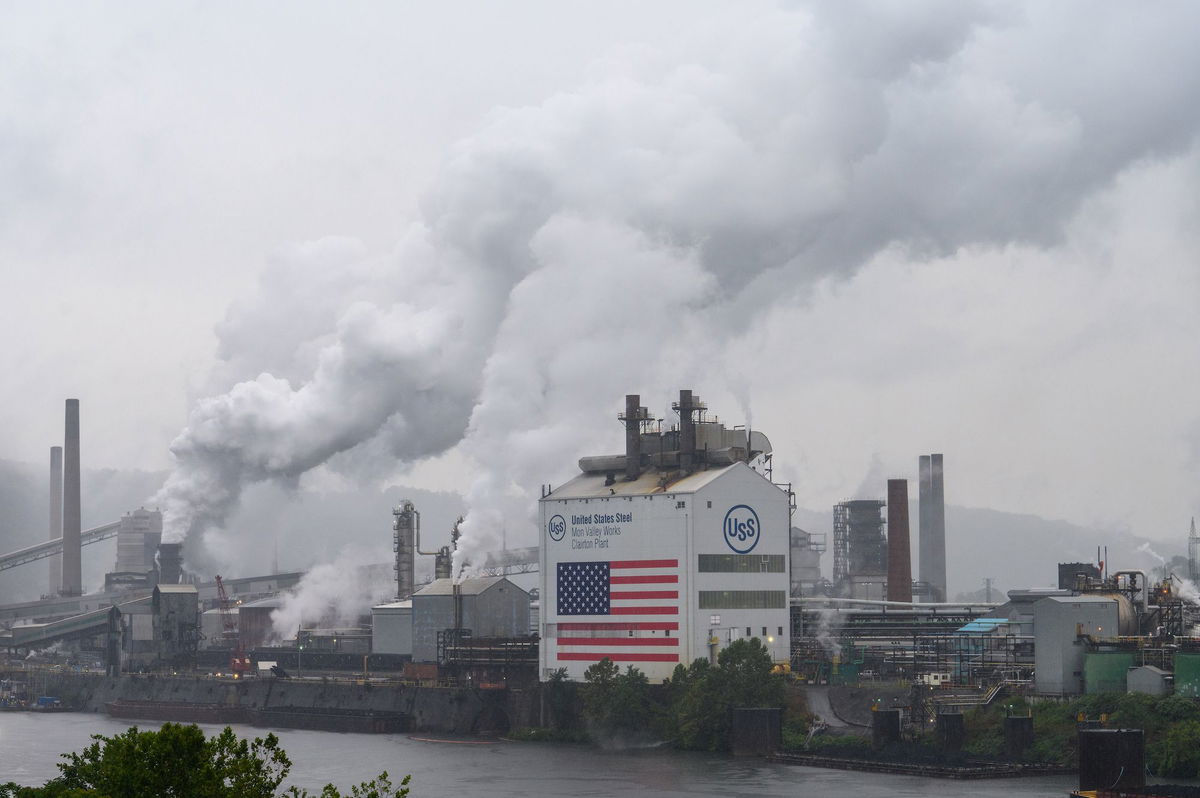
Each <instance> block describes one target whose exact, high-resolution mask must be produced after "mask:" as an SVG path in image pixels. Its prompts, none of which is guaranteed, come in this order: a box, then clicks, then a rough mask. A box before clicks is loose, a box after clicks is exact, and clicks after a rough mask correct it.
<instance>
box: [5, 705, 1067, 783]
mask: <svg viewBox="0 0 1200 798" xmlns="http://www.w3.org/2000/svg"><path fill="white" fill-rule="evenodd" d="M128 725H129V724H128V723H127V722H125V721H117V720H112V719H110V718H108V717H107V716H105V715H97V714H81V713H57V714H37V713H32V712H4V713H0V782H5V781H15V782H17V783H18V784H25V785H40V784H43V783H45V782H46V781H47V780H48V779H50V778H53V777H54V776H56V775H58V770H57V768H56V767H55V765H56V763H57V762H58V761H59V754H60V753H62V752H64V751H78V750H80V749H82V748H83V747H84V746H86V745H87V744H88V743H90V742H91V739H90V738H91V735H93V734H104V735H110V736H111V735H114V734H119V733H121V732H122V731H124V730H125V729H126V728H127V727H128ZM204 728H205V731H206V732H208V733H210V734H211V733H213V732H215V731H219V727H216V726H211V727H210V726H205V727H204ZM236 730H237V732H238V733H239V734H242V735H245V736H249V737H254V736H262V735H263V734H266V732H267V730H265V729H257V728H252V727H236ZM275 733H276V734H277V735H278V736H279V738H280V740H281V741H282V743H283V747H284V749H286V750H287V752H288V755H289V756H290V757H291V759H292V761H293V762H294V766H293V769H292V773H291V775H290V776H289V778H288V780H287V782H285V784H289V785H290V784H296V785H298V786H300V787H306V788H308V789H310V790H316V789H319V788H320V787H321V786H323V785H324V784H325V783H326V782H333V783H334V784H336V785H338V786H339V787H341V788H343V790H345V789H346V788H348V787H349V786H350V785H351V784H353V783H357V782H359V781H363V780H364V779H367V778H370V777H373V776H375V775H376V774H378V773H379V772H380V771H381V770H387V771H388V773H389V774H391V775H392V777H393V781H399V776H402V775H403V774H405V773H411V774H412V777H413V779H412V785H411V786H412V795H413V796H414V798H424V797H425V796H444V795H454V796H462V797H463V798H473V796H480V797H481V798H482V797H483V796H487V798H529V796H556V795H569V796H589V798H610V797H611V798H617V796H620V798H629V797H630V796H662V797H663V798H665V797H666V796H695V795H713V796H747V798H751V797H752V798H772V797H773V796H779V797H780V798H782V797H783V796H788V798H794V797H795V796H798V795H804V796H849V795H852V796H854V798H883V796H888V797H889V798H893V797H895V796H914V797H915V796H964V795H970V796H983V797H984V798H1018V796H1054V798H1063V796H1065V795H1066V794H1067V792H1068V790H1069V789H1070V787H1071V786H1072V785H1073V784H1074V777H1041V778H1026V779H996V780H987V781H949V780H941V779H926V778H918V777H914V776H888V775H882V774H875V773H855V772H848V771H841V770H826V769H823V768H807V767H796V766H792V765H776V764H771V763H766V762H762V761H759V760H746V759H734V758H732V757H728V756H721V755H715V754H694V753H677V752H671V751H601V750H598V749H594V748H590V747H587V746H576V745H551V744H544V743H509V742H503V741H500V742H491V743H485V744H471V743H457V744H456V743H449V742H428V741H424V740H421V739H416V737H417V735H414V736H408V735H368V734H337V733H332V732H309V731H293V730H287V729H283V730H277V731H276V732H275Z"/></svg>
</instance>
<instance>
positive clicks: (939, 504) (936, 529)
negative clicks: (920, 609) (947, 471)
mask: <svg viewBox="0 0 1200 798" xmlns="http://www.w3.org/2000/svg"><path fill="white" fill-rule="evenodd" d="M929 471H930V488H929V498H930V500H931V501H930V508H929V524H930V527H931V529H932V531H933V535H932V538H933V540H932V541H930V545H931V548H930V555H931V559H930V563H929V564H930V574H929V582H930V584H932V585H933V588H934V591H935V592H936V593H937V600H938V601H945V600H946V490H945V488H944V486H943V485H942V456H941V455H940V454H935V455H931V456H930V466H929Z"/></svg>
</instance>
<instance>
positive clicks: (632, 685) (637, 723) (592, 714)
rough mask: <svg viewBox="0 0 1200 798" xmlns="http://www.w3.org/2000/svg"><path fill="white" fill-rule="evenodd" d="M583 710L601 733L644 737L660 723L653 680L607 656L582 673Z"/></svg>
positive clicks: (593, 726) (589, 721) (590, 723)
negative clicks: (652, 685)
mask: <svg viewBox="0 0 1200 798" xmlns="http://www.w3.org/2000/svg"><path fill="white" fill-rule="evenodd" d="M583 678H584V687H583V711H584V716H585V717H586V718H587V721H588V723H589V725H590V726H591V728H593V729H594V730H595V731H596V732H599V733H601V734H617V733H622V734H625V735H627V736H628V735H632V736H645V735H646V734H647V733H649V732H650V730H651V729H653V728H654V727H655V726H656V725H657V723H656V720H657V717H656V715H657V702H656V701H655V698H654V695H653V694H652V691H651V687H650V681H649V679H647V678H646V675H645V674H644V673H642V672H641V671H640V670H638V669H637V668H634V667H633V666H629V667H627V668H626V669H625V673H621V669H620V668H619V667H617V665H616V664H614V663H613V661H612V660H610V659H609V658H608V657H605V658H604V659H602V660H600V661H599V662H597V663H596V664H595V665H592V666H591V667H590V668H588V669H587V670H586V671H584V674H583Z"/></svg>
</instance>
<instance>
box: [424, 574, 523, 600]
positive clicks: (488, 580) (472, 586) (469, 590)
mask: <svg viewBox="0 0 1200 798" xmlns="http://www.w3.org/2000/svg"><path fill="white" fill-rule="evenodd" d="M501 582H507V583H508V584H509V585H511V586H512V587H514V588H516V589H517V590H521V588H519V587H517V586H516V585H515V584H513V583H512V582H509V580H507V579H505V578H504V577H503V576H474V577H471V578H470V579H464V580H462V582H460V583H459V587H460V588H461V589H460V590H459V592H460V593H461V594H462V595H464V596H477V595H479V594H480V593H482V592H483V591H485V590H487V589H488V588H490V587H493V586H495V585H498V584H500V583H501ZM521 592H522V593H524V592H525V591H524V590H521ZM413 595H414V596H452V595H454V580H453V579H434V580H433V581H432V582H430V583H429V584H428V585H426V586H425V587H423V588H421V589H420V590H418V591H417V592H416V593H414V594H413Z"/></svg>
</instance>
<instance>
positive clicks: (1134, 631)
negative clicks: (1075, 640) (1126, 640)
mask: <svg viewBox="0 0 1200 798" xmlns="http://www.w3.org/2000/svg"><path fill="white" fill-rule="evenodd" d="M1088 595H1089V596H1103V597H1104V598H1110V599H1112V600H1113V601H1115V602H1117V631H1116V634H1113V635H1109V634H1107V632H1108V630H1107V629H1105V630H1104V631H1105V634H1104V635H1103V636H1104V637H1116V636H1118V635H1119V636H1121V637H1136V636H1137V635H1138V634H1139V633H1140V630H1139V629H1138V617H1137V612H1135V611H1134V608H1133V602H1131V601H1130V600H1129V596H1127V595H1125V594H1124V593H1089V594H1088Z"/></svg>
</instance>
